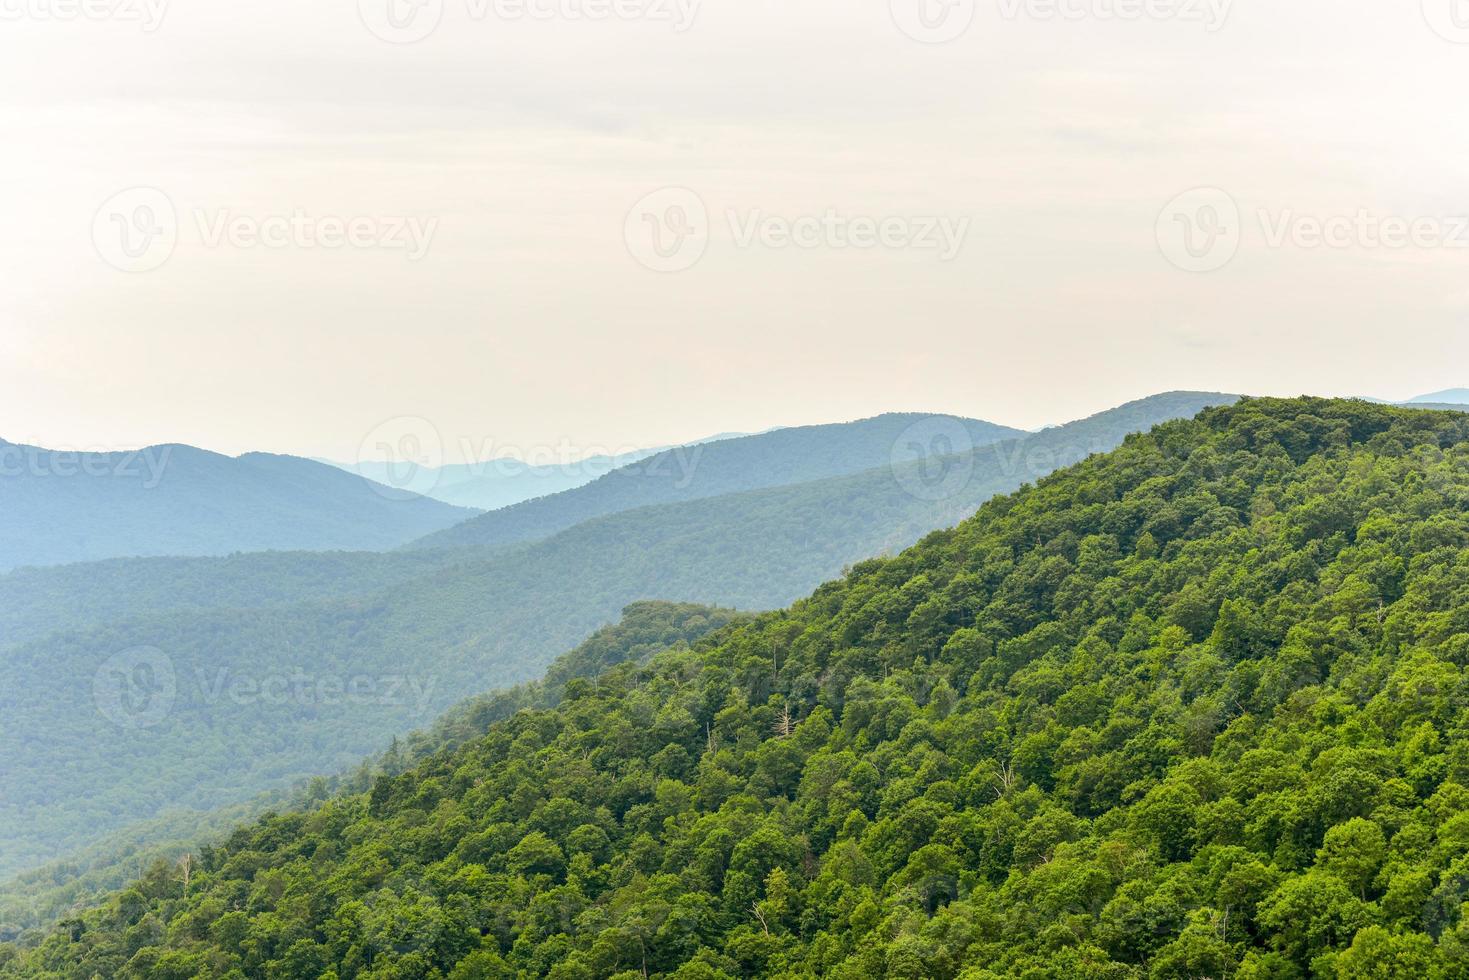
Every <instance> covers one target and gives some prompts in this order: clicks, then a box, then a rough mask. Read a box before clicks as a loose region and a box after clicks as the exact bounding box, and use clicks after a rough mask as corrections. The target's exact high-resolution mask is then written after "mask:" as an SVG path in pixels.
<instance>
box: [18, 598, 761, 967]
mask: <svg viewBox="0 0 1469 980" xmlns="http://www.w3.org/2000/svg"><path fill="white" fill-rule="evenodd" d="M744 618H746V617H743V616H741V615H740V614H738V613H735V612H733V611H731V610H728V609H715V608H711V607H707V606H698V605H692V604H687V603H682V604H680V603H668V602H639V603H634V604H633V605H631V606H629V607H628V608H627V609H625V610H623V615H622V619H621V620H620V621H619V622H618V623H616V624H614V625H612V626H607V627H604V628H603V629H600V630H598V631H597V632H596V633H593V634H592V635H591V637H589V638H588V639H587V640H586V641H585V642H583V643H582V644H580V645H579V646H577V647H576V649H574V650H572V651H570V652H569V653H565V654H563V655H562V656H560V657H558V658H557V659H556V662H555V663H553V664H552V665H551V668H550V670H549V671H547V673H546V676H545V677H544V678H542V679H541V680H539V681H535V682H533V683H530V684H523V685H521V686H519V687H515V688H511V689H509V690H506V691H499V692H495V693H493V694H484V695H479V696H477V697H474V698H470V699H469V700H467V701H465V702H464V703H463V704H460V705H456V706H455V707H454V709H453V710H452V711H450V712H448V713H447V714H445V715H444V716H443V717H442V718H440V719H438V720H437V721H436V722H435V723H434V724H433V726H432V727H430V728H428V729H425V730H423V731H421V732H414V733H412V734H410V735H408V736H406V737H404V738H403V739H401V740H400V739H394V740H393V743H392V745H391V747H390V748H389V749H388V750H387V751H386V752H384V753H383V754H382V755H380V756H378V757H375V758H373V759H369V760H368V761H366V762H364V763H362V764H361V765H359V766H356V767H355V768H353V769H352V770H351V771H350V772H347V773H343V774H340V775H337V776H331V777H316V778H313V779H311V780H309V781H306V782H304V783H302V784H298V785H296V786H292V787H288V788H282V789H278V790H272V791H270V792H267V793H263V794H261V795H260V796H258V797H257V798H255V799H253V800H250V801H249V802H247V803H241V804H236V805H234V806H229V807H221V808H219V809H216V810H208V811H198V810H172V811H168V812H165V813H163V814H160V815H159V816H157V817H154V818H153V819H151V820H147V821H142V822H140V823H138V824H135V825H133V826H130V827H128V828H126V829H125V830H123V831H120V832H118V833H115V834H112V835H109V836H108V837H106V838H104V839H103V840H101V841H99V842H98V843H96V844H94V845H92V846H91V847H88V848H86V849H84V850H82V851H80V852H78V853H76V854H72V855H68V857H67V859H66V860H64V861H58V862H55V863H53V864H50V865H46V866H43V867H40V868H37V869H35V870H33V871H30V872H27V873H25V874H23V875H18V876H16V877H15V878H13V879H11V880H9V881H5V882H0V940H8V939H14V938H16V937H18V936H22V935H24V934H25V933H26V931H27V930H30V929H35V928H37V927H40V926H43V925H46V924H49V923H52V922H55V921H56V920H58V919H60V918H61V917H62V916H63V915H65V914H66V913H67V911H68V910H70V909H75V908H82V907H86V906H87V905H88V904H92V903H94V902H95V901H97V900H98V899H99V898H100V897H102V896H105V895H106V893H108V892H110V891H113V890H114V889H116V888H119V887H121V886H123V885H125V884H126V883H127V882H129V881H131V880H132V879H133V878H135V877H138V876H139V875H140V874H141V873H142V872H144V871H147V870H148V869H150V868H152V869H153V870H152V871H151V872H150V873H152V874H155V875H156V874H159V873H166V870H165V871H162V872H160V870H159V869H158V868H157V867H156V865H157V864H158V862H160V861H165V862H167V861H171V860H173V859H174V858H176V857H177V856H178V855H180V854H184V853H189V852H191V851H197V850H198V849H199V848H200V847H201V846H205V845H209V844H214V843H216V842H217V840H218V839H220V838H223V837H224V836H225V835H226V834H227V833H228V832H229V831H230V830H232V829H234V828H235V827H236V826H238V825H239V824H241V823H245V822H247V821H249V820H254V819H256V818H258V817H259V816H260V815H261V814H262V813H265V812H267V811H270V810H280V809H303V808H309V807H314V806H315V805H317V804H319V803H321V802H322V801H324V800H326V799H328V798H329V797H330V796H332V795H335V794H338V793H344V792H361V791H365V790H366V789H369V788H370V787H371V785H372V780H373V779H374V778H376V777H377V776H379V775H383V774H388V775H394V776H396V775H398V774H399V773H401V772H403V771H404V769H406V768H407V767H408V766H410V765H413V764H414V763H416V762H418V761H420V760H422V759H425V758H427V757H429V756H431V755H433V754H434V753H435V752H438V751H443V750H444V749H446V748H452V747H455V746H458V745H460V744H462V743H463V742H465V741H467V740H468V739H469V738H471V737H474V736H477V735H478V734H481V733H483V732H484V731H485V729H486V728H487V727H488V726H489V725H490V724H492V723H494V722H496V721H502V720H504V719H506V718H509V717H510V716H511V715H513V714H515V712H517V711H520V710H523V709H526V708H548V707H552V706H554V705H556V704H558V703H559V702H560V700H561V696H562V692H563V691H564V690H565V687H566V684H567V683H568V682H569V681H571V680H574V679H576V678H579V677H595V676H597V675H598V674H600V673H602V672H603V671H605V670H607V669H609V668H611V667H614V666H616V665H618V664H621V663H626V662H633V663H638V662H642V661H644V660H647V659H648V658H650V657H651V656H652V655H653V654H654V653H658V652H662V651H665V650H670V649H674V648H678V647H682V646H686V645H687V644H689V643H692V642H694V641H695V640H697V639H699V638H700V637H703V636H705V635H707V634H709V633H711V632H713V631H715V630H718V629H722V628H724V627H726V626H728V625H729V624H731V623H735V622H740V621H742V620H743V619H744Z"/></svg>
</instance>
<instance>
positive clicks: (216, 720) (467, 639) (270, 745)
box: [0, 393, 1227, 874]
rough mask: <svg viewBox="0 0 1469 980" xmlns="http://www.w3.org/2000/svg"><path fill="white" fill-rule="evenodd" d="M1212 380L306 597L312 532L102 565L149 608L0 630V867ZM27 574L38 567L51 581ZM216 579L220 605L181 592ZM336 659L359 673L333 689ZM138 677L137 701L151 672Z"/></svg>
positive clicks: (319, 755)
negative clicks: (176, 557)
mask: <svg viewBox="0 0 1469 980" xmlns="http://www.w3.org/2000/svg"><path fill="white" fill-rule="evenodd" d="M1221 400H1227V399H1224V398H1223V396H1215V395H1202V394H1189V393H1179V394H1173V395H1164V396H1158V397H1156V398H1151V399H1147V400H1145V401H1143V402H1139V403H1135V404H1133V405H1128V406H1124V407H1122V408H1119V409H1116V410H1114V411H1112V412H1107V413H1103V414H1102V415H1099V416H1096V417H1094V418H1092V419H1087V420H1084V421H1081V422H1076V423H1072V424H1071V425H1067V426H1061V427H1058V428H1055V429H1050V430H1047V431H1045V432H1042V433H1038V434H1036V435H1033V436H1030V437H1027V438H1026V439H1025V440H1021V441H1018V442H1013V443H1005V444H999V445H995V446H989V447H982V448H980V449H978V450H976V451H975V452H974V453H973V454H971V455H970V456H967V457H964V458H963V459H962V460H960V459H954V460H947V461H944V462H942V463H941V464H938V463H935V464H929V463H922V462H920V463H914V464H910V467H909V468H910V469H915V470H916V469H919V468H922V472H921V473H917V474H915V475H914V478H913V479H910V478H909V472H908V470H906V469H905V470H900V471H898V472H895V471H894V470H893V469H892V468H890V467H889V466H886V465H885V466H883V467H881V468H879V469H877V470H874V471H869V472H864V473H860V474H856V475H853V476H846V477H837V478H833V479H829V480H821V481H816V482H813V483H804V484H798V485H795V486H790V487H777V488H771V489H765V490H757V491H751V492H749V493H743V494H730V495H726V496H723V497H714V498H708V499H702V500H692V501H686V502H683V503H677V504H666V505H663V506H659V507H643V508H638V509H636V510H632V511H627V512H624V513H621V514H615V515H612V516H609V517H603V518H599V519H597V520H593V521H588V522H586V523H584V524H580V525H578V526H576V527H574V528H571V529H569V530H567V531H564V532H562V533H561V534H558V535H555V536H554V537H552V538H550V539H548V540H546V541H542V542H539V543H536V544H533V545H521V546H512V547H510V548H509V549H507V550H505V551H503V552H500V553H498V554H495V555H494V556H493V557H485V555H484V554H483V553H480V552H476V551H474V550H472V549H471V550H465V551H454V552H452V553H451V554H448V555H436V556H431V557H427V558H426V557H425V556H421V555H419V556H408V555H405V556H404V557H403V559H402V560H403V561H404V562H410V563H411V562H427V563H428V565H427V568H426V570H424V571H423V572H421V573H420V574H417V575H414V576H411V577H403V576H401V575H399V574H398V573H399V572H400V571H401V569H402V566H401V565H398V564H394V563H391V562H390V563H388V564H386V565H383V564H382V559H381V557H380V556H366V557H364V562H366V563H369V564H373V565H376V566H377V568H378V570H377V571H376V572H364V573H363V574H361V575H358V576H356V577H355V578H354V581H356V582H359V583H360V582H368V581H371V579H372V577H373V575H375V574H376V575H382V576H385V577H387V578H388V579H389V580H391V581H392V582H393V584H391V585H390V586H389V587H386V588H384V589H382V590H380V591H373V592H367V593H363V594H360V595H355V594H348V595H346V596H345V597H344V596H336V597H332V593H331V591H330V589H328V588H327V587H325V586H322V585H319V584H317V585H314V586H312V588H314V589H316V591H315V592H312V593H310V594H312V595H315V596H318V598H316V599H313V601H309V602H298V603H295V604H282V603H280V601H279V599H280V596H281V594H282V591H283V588H288V587H289V586H288V583H289V582H291V581H295V582H300V583H319V580H318V579H315V578H314V577H313V576H312V574H311V570H314V569H321V568H323V567H324V562H323V559H322V558H321V557H320V556H304V555H303V556H297V557H298V558H299V561H300V563H301V566H302V568H304V569H307V571H306V572H305V573H304V574H294V573H290V572H286V571H280V572H279V574H278V576H277V577H276V578H275V579H274V583H275V584H273V585H267V584H265V583H266V580H267V578H268V577H269V575H270V573H269V572H268V571H267V569H268V568H270V567H273V566H274V567H277V568H278V567H279V566H280V565H281V564H285V565H290V564H291V559H292V556H278V560H267V559H264V558H260V557H250V558H245V559H240V560H237V561H230V562H220V563H212V564H210V563H205V564H197V565H187V564H180V563H168V564H167V565H166V566H165V571H164V573H163V575H161V576H160V575H159V573H158V572H157V571H156V569H155V566H154V565H153V564H152V563H148V562H135V563H119V564H116V565H112V566H108V567H107V568H106V569H104V570H103V571H101V572H100V573H99V574H98V575H96V576H95V577H94V580H93V581H92V583H91V584H90V585H89V586H88V588H87V590H86V595H87V596H88V597H89V606H90V607H92V608H102V607H104V606H106V607H108V608H114V609H117V608H128V604H129V602H130V601H133V602H136V603H137V604H138V605H139V606H140V607H142V608H144V609H147V610H148V611H147V612H146V613H142V614H138V615H134V616H119V617H118V618H116V619H112V620H107V621H106V622H104V623H102V624H101V625H93V626H90V627H88V628H86V629H77V630H72V631H60V632H56V633H53V634H50V635H47V636H44V637H42V638H40V639H36V640H33V641H31V642H28V643H25V644H21V645H17V646H14V647H10V648H6V647H4V646H0V666H3V667H4V669H5V671H6V678H7V683H6V684H5V685H0V758H3V759H5V765H4V766H0V874H4V873H7V872H14V871H21V870H24V869H26V868H30V867H35V866H38V865H40V864H42V863H46V862H48V861H50V860H53V859H56V858H60V857H64V856H65V855H66V854H67V853H68V852H70V851H72V850H75V849H77V848H80V847H85V846H87V845H88V844H90V843H92V842H94V841H96V840H98V839H99V838H100V837H102V836H105V835H106V834H109V833H111V832H114V831H117V830H121V829H123V828H125V827H127V826H128V825H129V824H131V823H133V822H134V821H138V820H147V819H150V818H152V817H153V816H154V815H156V814H157V813H159V812H160V811H162V810H168V809H178V808H184V809H212V808H215V807H221V806H231V805H234V804H236V803H240V802H243V801H246V800H249V799H250V798H252V797H254V796H255V795H257V794H258V793H261V792H267V791H270V790H273V789H278V788H280V787H281V786H285V785H289V784H290V783H292V782H294V781H297V780H299V779H303V778H308V777H310V776H312V775H316V774H322V773H332V772H338V771H341V770H344V769H347V768H350V767H351V766H353V765H355V764H356V763H357V762H358V761H360V760H361V759H362V758H363V757H364V756H366V755H368V754H369V753H371V752H373V751H376V750H377V749H379V748H380V747H381V745H382V744H383V741H384V740H385V739H386V738H388V737H389V736H391V735H392V734H393V733H395V732H398V733H401V732H407V731H409V730H411V729H414V728H418V727H422V726H424V725H426V724H428V723H429V722H430V721H431V720H432V719H433V718H434V717H436V716H437V715H438V714H439V713H441V712H442V711H444V710H445V709H447V708H448V707H450V706H451V705H453V704H455V703H456V702H458V701H460V700H462V699H463V698H464V697H466V696H467V695H471V694H475V693H479V692H483V691H486V690H493V689H496V688H502V687H508V686H511V685H514V684H517V683H521V682H524V681H527V680H530V679H532V678H535V677H538V676H539V675H540V674H541V673H542V672H543V671H544V670H545V668H546V666H547V664H549V663H550V661H551V660H552V659H553V658H554V657H555V656H556V655H557V654H558V653H560V652H561V651H564V650H566V649H567V648H569V647H571V646H572V645H574V644H575V643H577V642H578V641H580V640H582V639H584V638H585V637H586V636H587V635H588V634H589V633H591V632H592V631H593V630H595V629H597V628H598V627H600V626H603V625H606V624H607V623H609V622H611V621H614V620H615V619H616V617H617V615H618V613H619V611H620V610H621V609H622V608H623V607H624V606H626V605H627V604H629V603H632V602H636V601H639V600H642V599H665V600H671V601H701V602H711V603H716V604H718V605H721V606H732V607H736V608H742V609H771V608H776V607H779V606H783V605H786V604H787V603H790V602H791V601H793V600H795V599H796V598H798V597H799V596H802V595H805V594H807V593H809V592H810V590H811V589H813V588H815V587H816V586H817V585H818V584H820V583H821V582H822V581H824V580H826V579H828V578H830V577H832V576H834V575H837V574H839V573H840V572H841V570H842V569H843V568H844V567H846V566H848V565H850V564H852V563H853V562H856V561H860V560H862V559H865V558H868V557H870V556H872V555H876V554H879V553H882V552H883V551H885V550H896V549H899V548H902V547H906V546H908V545H910V544H912V543H913V542H914V541H917V540H918V539H919V538H920V537H921V536H922V535H924V534H926V533H928V532H930V531H932V530H934V529H935V528H940V527H946V526H948V525H950V524H952V523H954V522H955V521H957V520H959V519H960V518H961V517H964V516H967V515H969V514H971V513H973V511H974V509H975V508H977V507H978V506H979V504H980V503H981V502H983V501H984V500H986V499H988V498H989V497H991V496H993V495H994V494H996V493H1001V492H1006V491H1010V490H1014V489H1015V488H1017V487H1019V486H1021V485H1022V484H1024V483H1026V482H1028V481H1030V480H1032V479H1034V478H1035V477H1036V476H1037V475H1040V474H1043V473H1048V472H1050V471H1052V470H1054V469H1055V468H1057V467H1058V466H1061V465H1064V464H1065V463H1067V462H1070V461H1074V460H1075V459H1078V458H1081V457H1084V456H1085V455H1086V454H1087V453H1088V452H1091V451H1094V450H1099V449H1106V448H1110V447H1112V446H1115V445H1116V444H1117V443H1119V442H1121V440H1122V438H1123V437H1124V436H1125V435H1126V434H1127V433H1128V432H1131V431H1137V430H1139V429H1145V428H1148V427H1150V426H1151V425H1153V424H1155V423H1156V422H1158V421H1161V420H1163V419H1167V418H1176V417H1179V416H1180V415H1192V414H1194V413H1195V412H1197V411H1198V410H1199V408H1201V407H1202V406H1203V405H1206V404H1211V403H1217V402H1219V401H1221ZM720 445H722V444H720ZM710 448H711V449H712V448H713V447H710ZM884 453H885V454H887V455H891V447H889V448H888V449H885V450H884ZM946 474H947V475H946ZM935 475H937V476H941V477H943V480H944V482H942V483H941V484H940V489H942V490H943V491H944V492H943V493H934V494H928V493H923V492H919V493H914V492H913V491H914V489H915V487H917V488H918V489H919V490H920V491H922V490H923V489H924V488H925V487H926V486H927V484H924V483H923V482H922V478H923V477H925V476H930V477H931V476H935ZM949 475H957V477H959V479H957V480H951V479H950V476H949ZM915 481H916V482H915ZM950 484H952V485H950ZM585 489H587V490H590V489H591V488H590V487H588V488H585ZM576 492H578V493H580V492H582V491H576ZM129 569H132V570H135V572H136V577H133V576H130V575H129ZM76 574H77V573H76V572H75V570H54V569H50V570H41V571H40V572H38V573H36V577H35V579H34V580H31V579H27V581H33V584H32V585H30V586H28V588H29V593H30V594H31V595H43V596H52V597H58V596H64V594H65V592H66V584H67V583H69V582H71V581H73V580H74V579H75V576H76ZM194 574H197V575H198V576H200V579H199V581H197V582H191V583H190V584H187V585H185V584H182V582H180V584H179V586H178V588H177V594H178V595H179V596H180V601H181V602H184V601H187V602H188V603H190V604H192V605H193V606H194V607H195V608H178V607H165V608H163V609H162V610H161V611H160V609H159V605H158V603H159V601H160V600H159V599H158V596H159V594H160V593H159V591H158V590H159V586H158V582H157V580H158V578H160V577H165V578H166V577H172V578H174V579H175V580H183V579H188V578H189V577H190V576H191V575H194ZM354 574H355V573H354ZM0 581H3V580H0ZM47 582H52V583H56V584H55V585H54V586H53V587H51V588H49V589H48V588H46V586H45V584H44V583H47ZM256 587H258V592H259V594H260V595H261V596H262V600H261V606H260V607H259V608H252V607H250V606H247V605H245V604H244V602H242V599H243V598H244V597H245V596H246V595H247V594H248V592H249V591H250V590H251V589H252V588H256ZM344 587H345V586H344ZM3 589H4V586H3V585H0V592H3ZM130 597H131V598H130ZM65 601H66V600H61V602H62V603H65ZM162 601H166V600H162ZM212 601H217V602H218V603H219V605H221V606H223V607H224V608H202V609H201V608H197V607H198V606H203V605H205V604H207V603H209V602H212ZM246 601H248V600H246ZM50 608H51V609H53V610H54V611H55V615H54V616H53V621H55V620H56V619H59V618H60V617H61V616H63V615H65V609H66V608H68V606H67V605H65V604H62V605H57V604H56V603H55V602H54V601H53V603H52V605H51V607H50ZM48 615H51V614H50V613H46V612H38V613H37V614H36V615H35V616H33V617H31V618H30V619H29V623H30V624H31V626H32V628H34V625H35V624H36V623H37V622H38V621H41V620H44V619H45V618H46V617H47V616H48ZM22 618H23V619H24V617H22ZM140 651H141V654H140ZM140 655H141V656H144V657H146V658H147V662H148V665H149V666H150V669H149V671H148V672H147V673H145V674H144V675H143V676H144V678H145V679H150V680H151V681H152V682H153V683H154V684H158V683H160V682H159V680H158V679H159V677H160V676H162V679H163V682H171V689H170V690H169V693H171V695H172V696H171V697H170V698H169V699H168V704H167V711H166V712H164V713H162V715H161V716H160V717H156V718H152V717H150V718H147V719H146V720H147V721H148V724H146V725H145V726H128V725H121V726H120V725H119V724H118V723H117V718H116V717H115V713H113V715H111V716H109V715H108V714H107V713H105V712H102V711H99V704H98V699H97V682H98V679H99V678H100V679H101V682H103V683H114V684H115V683H116V681H115V678H116V677H117V674H118V671H117V670H116V669H115V667H116V665H117V661H116V659H115V658H117V657H119V656H121V657H122V658H124V664H123V665H124V666H125V667H128V668H129V669H128V670H127V671H125V672H124V675H125V678H126V680H127V683H128V684H131V683H132V678H133V677H134V675H135V673H136V672H135V671H134V670H132V669H131V668H132V667H133V666H134V665H133V663H132V661H130V660H128V658H129V657H131V658H133V659H134V660H136V659H137V657H138V656H140ZM295 678H300V679H301V682H302V683H301V684H300V685H298V684H296V683H295V681H294V680H293V679H295ZM354 682H361V683H362V684H363V689H364V690H365V691H366V692H367V695H366V696H363V697H352V698H348V697H344V696H343V695H342V688H344V687H345V686H347V685H348V684H352V683H354ZM164 686H165V687H168V685H167V684H166V683H165V684H164ZM123 693H128V694H132V693H133V692H131V691H130V690H129V691H124V692H123ZM135 700H136V701H138V702H141V703H144V704H147V703H149V692H148V691H146V690H144V691H142V692H139V693H138V694H137V696H136V697H135ZM124 720H127V719H124Z"/></svg>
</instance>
